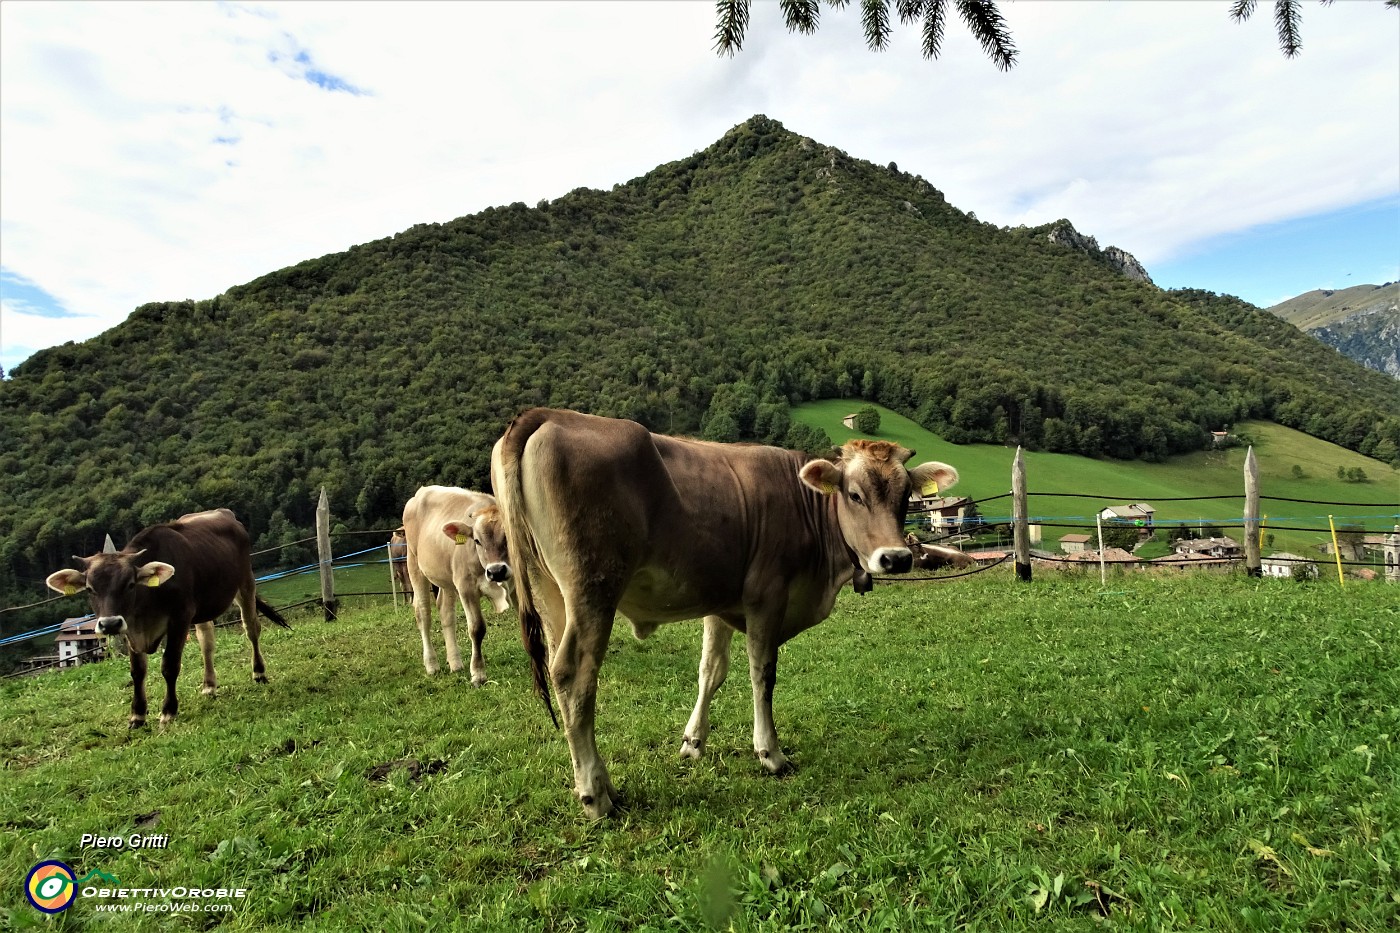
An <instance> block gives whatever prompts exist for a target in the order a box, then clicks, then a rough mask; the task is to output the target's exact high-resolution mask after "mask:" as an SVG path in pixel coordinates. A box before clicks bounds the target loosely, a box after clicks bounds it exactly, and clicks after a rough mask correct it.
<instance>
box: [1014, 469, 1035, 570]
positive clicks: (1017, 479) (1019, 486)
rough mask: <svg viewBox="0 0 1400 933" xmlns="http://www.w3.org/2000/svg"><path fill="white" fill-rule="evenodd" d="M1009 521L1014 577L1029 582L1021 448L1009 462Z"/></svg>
mask: <svg viewBox="0 0 1400 933" xmlns="http://www.w3.org/2000/svg"><path fill="white" fill-rule="evenodd" d="M1011 523H1012V526H1011V527H1012V540H1013V542H1014V544H1015V550H1016V577H1017V579H1019V580H1021V581H1022V582H1025V583H1029V582H1030V579H1031V528H1030V511H1029V509H1027V507H1026V461H1025V457H1023V456H1022V454H1021V448H1020V447H1017V448H1016V459H1015V460H1013V461H1012V462H1011Z"/></svg>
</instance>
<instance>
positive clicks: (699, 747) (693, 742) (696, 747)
mask: <svg viewBox="0 0 1400 933" xmlns="http://www.w3.org/2000/svg"><path fill="white" fill-rule="evenodd" d="M704 750H705V743H704V742H703V741H701V740H700V739H692V738H691V737H690V736H686V737H684V738H683V739H681V752H680V754H681V757H682V758H689V759H690V760H691V761H699V760H700V753H701V752H703V751H704Z"/></svg>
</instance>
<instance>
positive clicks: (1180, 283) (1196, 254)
mask: <svg viewBox="0 0 1400 933" xmlns="http://www.w3.org/2000/svg"><path fill="white" fill-rule="evenodd" d="M1149 272H1150V274H1151V275H1152V279H1153V281H1154V282H1155V283H1156V284H1158V285H1160V286H1162V287H1163V288H1204V289H1209V290H1210V291H1213V292H1222V293H1226V294H1231V295H1238V296H1239V297H1240V298H1243V299H1245V300H1246V301H1249V302H1252V303H1254V304H1257V305H1259V306H1260V307H1265V308H1267V307H1269V306H1271V305H1276V304H1278V303H1279V302H1281V301H1285V300H1287V299H1289V298H1292V297H1294V296H1295V295H1301V294H1302V293H1303V292H1309V291H1312V290H1313V289H1318V288H1325V289H1332V290H1334V291H1335V290H1340V289H1343V288H1350V287H1352V286H1353V285H1383V284H1385V283H1387V282H1396V281H1400V196H1397V197H1393V198H1383V199H1380V200H1377V201H1371V202H1367V203H1363V204H1358V205H1354V206H1352V207H1346V208H1342V209H1341V210H1337V211H1329V212H1328V213H1325V214H1314V215H1310V216H1307V217H1298V218H1294V219H1291V220H1286V221H1280V222H1278V223H1272V224H1263V225H1261V226H1259V227H1255V228H1251V229H1248V230H1240V231H1236V232H1232V233H1226V234H1221V235H1220V236H1216V237H1212V238H1210V239H1208V240H1202V241H1201V242H1199V243H1196V244H1194V245H1193V246H1192V248H1191V249H1190V251H1189V252H1187V253H1186V254H1184V255H1182V256H1179V257H1177V258H1174V259H1171V260H1169V261H1166V262H1162V263H1160V264H1159V265H1158V266H1157V267H1156V268H1155V269H1151V270H1149Z"/></svg>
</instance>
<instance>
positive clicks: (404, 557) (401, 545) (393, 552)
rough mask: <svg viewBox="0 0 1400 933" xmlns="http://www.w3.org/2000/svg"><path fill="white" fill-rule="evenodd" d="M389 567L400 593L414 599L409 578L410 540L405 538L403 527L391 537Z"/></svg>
mask: <svg viewBox="0 0 1400 933" xmlns="http://www.w3.org/2000/svg"><path fill="white" fill-rule="evenodd" d="M389 567H390V569H392V570H393V573H394V583H395V584H397V585H398V588H399V592H400V593H403V594H404V595H405V596H407V597H408V598H409V599H412V598H413V581H412V580H410V579H409V578H408V538H407V537H405V536H404V530H403V527H402V526H400V527H398V528H395V529H394V533H393V534H392V535H390V536H389ZM396 605H397V604H396Z"/></svg>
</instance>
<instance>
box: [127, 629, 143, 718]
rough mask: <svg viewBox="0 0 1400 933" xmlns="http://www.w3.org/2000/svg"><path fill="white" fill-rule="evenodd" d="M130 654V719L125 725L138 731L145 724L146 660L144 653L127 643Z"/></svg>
mask: <svg viewBox="0 0 1400 933" xmlns="http://www.w3.org/2000/svg"><path fill="white" fill-rule="evenodd" d="M127 650H128V651H130V653H131V718H130V719H129V720H128V721H127V725H128V726H129V727H130V728H132V729H139V728H141V727H142V726H144V725H145V724H146V658H147V655H146V653H145V652H144V651H136V650H135V649H133V648H132V647H131V643H130V642H128V643H127Z"/></svg>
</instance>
